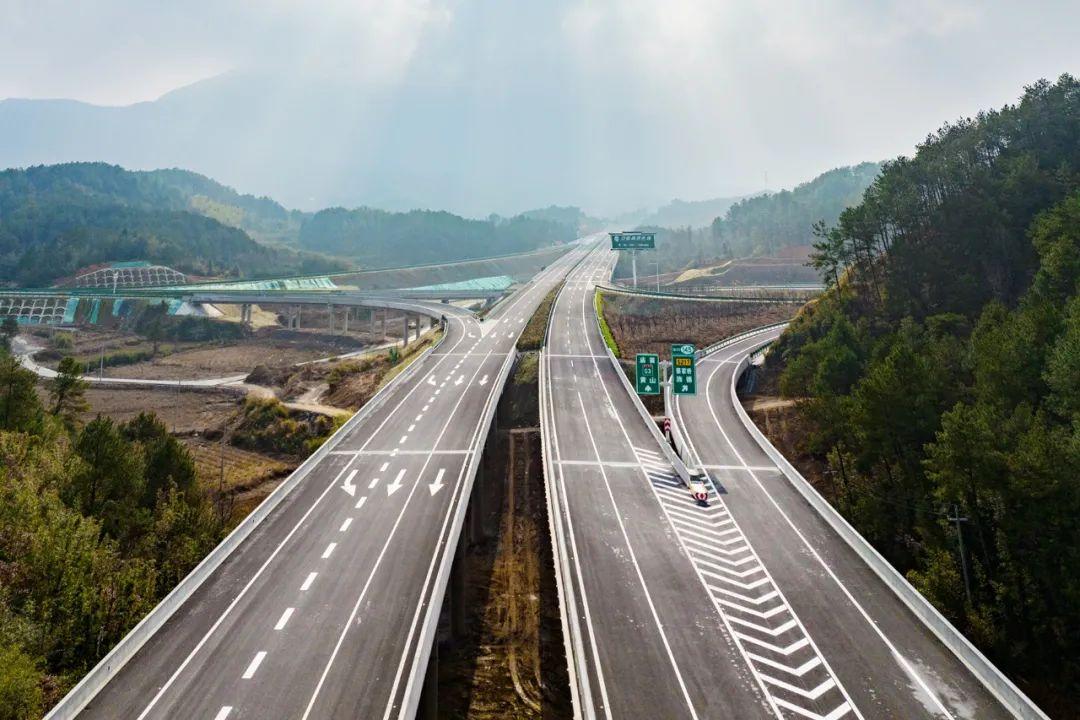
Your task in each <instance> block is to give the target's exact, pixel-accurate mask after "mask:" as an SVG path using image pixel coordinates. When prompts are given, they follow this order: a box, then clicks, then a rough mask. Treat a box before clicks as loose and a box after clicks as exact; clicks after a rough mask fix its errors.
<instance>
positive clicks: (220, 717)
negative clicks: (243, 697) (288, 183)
mask: <svg viewBox="0 0 1080 720" xmlns="http://www.w3.org/2000/svg"><path fill="white" fill-rule="evenodd" d="M231 712H232V705H225V706H224V707H222V708H221V709H220V710H218V714H217V715H215V716H214V720H225V718H227V717H229V713H231Z"/></svg>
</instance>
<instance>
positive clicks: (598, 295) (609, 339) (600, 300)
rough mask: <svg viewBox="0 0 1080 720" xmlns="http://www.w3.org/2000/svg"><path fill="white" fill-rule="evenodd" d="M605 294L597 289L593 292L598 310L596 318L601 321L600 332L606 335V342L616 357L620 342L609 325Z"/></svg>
mask: <svg viewBox="0 0 1080 720" xmlns="http://www.w3.org/2000/svg"><path fill="white" fill-rule="evenodd" d="M604 304H605V300H604V294H603V293H602V292H600V291H596V292H595V293H594V294H593V309H594V310H595V311H596V319H597V320H598V321H599V322H600V334H601V335H603V336H604V344H605V345H607V346H608V349H610V350H611V352H612V354H613V355H614V356H615V357H620V355H619V344H618V343H617V342H615V336H614V335H612V334H611V328H610V327H609V326H608V321H607V315H606V314H605V313H604Z"/></svg>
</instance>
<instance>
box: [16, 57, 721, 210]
mask: <svg viewBox="0 0 1080 720" xmlns="http://www.w3.org/2000/svg"><path fill="white" fill-rule="evenodd" d="M425 68H426V69H425ZM425 68H421V66H420V65H418V66H416V67H415V68H413V69H414V70H415V72H416V73H417V75H416V76H409V77H405V78H401V79H400V81H399V82H394V83H391V84H377V83H366V84H365V83H359V82H356V81H353V80H350V79H348V78H339V77H330V76H317V77H312V76H311V75H308V74H299V73H300V72H301V71H299V70H298V71H296V72H297V73H298V75H297V76H289V75H287V74H280V73H272V72H268V71H267V72H248V73H239V72H237V73H230V74H226V75H222V76H218V77H214V78H210V79H207V80H203V81H201V82H197V83H194V84H192V85H189V86H186V87H183V88H179V89H177V90H174V91H172V92H170V93H168V94H166V95H164V96H163V97H161V98H159V99H157V100H154V101H151V102H141V103H136V104H133V105H129V106H124V107H102V106H96V105H91V104H87V103H83V102H76V101H72V100H27V99H9V100H3V101H0V167H28V166H31V165H38V164H42V163H45V164H49V163H61V162H71V161H105V162H109V163H113V164H118V165H121V166H123V167H126V168H129V169H134V170H150V169H154V168H168V167H183V168H188V169H190V170H193V171H195V172H198V173H200V174H203V175H206V176H209V177H213V178H215V179H217V180H219V181H221V182H223V183H225V184H227V185H229V186H231V187H235V188H238V189H240V190H242V191H245V192H252V193H254V194H256V195H268V196H270V197H273V198H275V199H276V200H278V201H279V202H281V203H282V204H284V205H285V206H286V207H290V208H297V209H300V210H307V211H314V210H319V209H321V208H326V207H334V206H343V207H356V206H359V205H368V206H371V207H378V208H383V209H386V210H394V211H408V210H413V209H444V210H449V211H451V212H454V213H456V214H459V215H464V216H467V217H474V218H485V217H487V216H488V214H489V213H492V212H495V213H499V214H500V215H503V216H510V215H513V214H516V213H519V212H521V210H522V209H524V208H535V207H542V206H545V205H547V204H549V203H551V202H559V203H560V204H568V203H570V202H573V203H574V204H579V205H581V206H582V207H588V208H600V209H603V210H605V211H608V210H611V209H612V208H613V207H614V206H615V205H617V204H624V203H629V204H633V205H636V206H642V205H650V204H654V203H655V202H656V197H655V195H654V194H653V193H654V192H655V191H654V189H653V187H654V182H655V183H660V182H668V181H667V180H660V179H659V178H670V177H676V178H681V179H680V180H679V182H683V183H686V184H690V185H692V184H693V182H694V181H693V179H692V177H690V176H689V175H688V173H691V172H697V169H696V168H684V169H683V170H682V171H681V172H677V169H678V166H679V165H680V164H681V163H684V162H685V161H686V160H687V159H686V158H683V157H681V156H680V155H679V153H674V152H673V151H672V149H671V148H669V147H667V146H666V145H664V144H663V143H661V142H659V141H658V142H657V143H644V144H643V143H642V142H641V138H642V137H648V136H650V135H654V134H659V133H661V132H662V130H661V129H660V128H659V127H657V124H658V121H657V119H656V118H655V116H654V115H655V114H654V113H653V112H652V111H651V110H649V109H648V107H647V104H645V105H643V106H641V107H638V106H637V104H633V103H631V104H629V105H628V106H627V105H624V104H622V103H621V102H620V103H618V104H617V106H616V107H612V108H608V107H606V106H605V105H599V106H598V105H597V104H596V98H595V97H593V95H592V94H591V93H587V92H586V91H585V90H584V88H583V87H582V86H581V85H580V83H579V82H577V81H578V80H579V79H580V78H578V77H576V75H575V74H573V73H574V70H573V69H572V68H569V67H565V68H561V69H556V68H550V70H551V73H548V72H545V73H539V74H537V75H535V76H533V77H530V78H528V81H527V82H520V81H519V82H508V83H499V84H497V86H496V85H491V86H488V87H486V89H485V91H484V92H477V90H476V88H475V87H473V84H474V82H473V81H475V79H476V77H477V76H476V75H475V74H470V73H465V74H464V75H462V74H461V73H460V70H459V69H457V70H455V69H454V68H448V67H442V66H441V65H439V66H437V67H436V66H434V65H428V66H425ZM612 112H617V113H618V116H619V122H617V123H612V122H610V118H611V116H612V115H611V114H612ZM658 140H659V139H658ZM631 148H632V149H633V152H628V149H631ZM699 155H700V152H699ZM699 159H700V158H699ZM642 178H657V179H656V180H655V181H653V180H650V181H649V182H643V181H642Z"/></svg>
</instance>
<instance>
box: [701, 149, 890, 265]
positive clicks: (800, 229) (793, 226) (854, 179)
mask: <svg viewBox="0 0 1080 720" xmlns="http://www.w3.org/2000/svg"><path fill="white" fill-rule="evenodd" d="M880 171H881V164H880V163H874V162H864V163H860V164H859V165H855V166H853V167H841V168H836V169H835V170H829V171H828V172H826V173H822V174H821V175H818V176H817V177H816V178H814V179H813V180H811V181H810V182H806V183H803V184H802V185H798V186H796V187H795V189H794V190H781V191H780V192H778V193H765V194H763V195H757V196H755V197H751V198H746V199H744V200H740V201H739V202H737V203H735V204H734V205H732V206H731V208H730V209H728V211H727V212H726V213H725V214H724V215H723V216H721V217H718V218H716V219H715V220H714V221H713V223H712V228H711V230H712V231H711V235H710V236H711V239H712V241H713V243H714V244H715V245H718V246H719V247H720V248H721V249H722V251H723V252H724V253H725V254H727V255H729V256H731V255H734V256H740V257H741V256H746V255H773V254H775V253H776V252H777V251H779V250H782V249H783V248H786V247H791V246H793V245H809V244H810V241H811V239H812V238H813V227H814V224H815V223H818V222H824V223H826V224H829V225H832V224H833V223H835V222H836V221H837V219H838V218H839V217H840V213H841V212H843V211H844V209H845V208H848V207H851V206H852V205H854V204H855V203H857V202H859V198H860V197H862V194H863V191H865V190H866V188H867V187H869V186H870V183H871V182H873V180H874V178H875V177H877V174H878V173H879V172H880Z"/></svg>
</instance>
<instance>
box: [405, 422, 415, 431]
mask: <svg viewBox="0 0 1080 720" xmlns="http://www.w3.org/2000/svg"><path fill="white" fill-rule="evenodd" d="M415 429H416V423H413V424H412V425H410V426H409V429H408V430H406V431H405V432H412V431H413V430H415Z"/></svg>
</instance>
